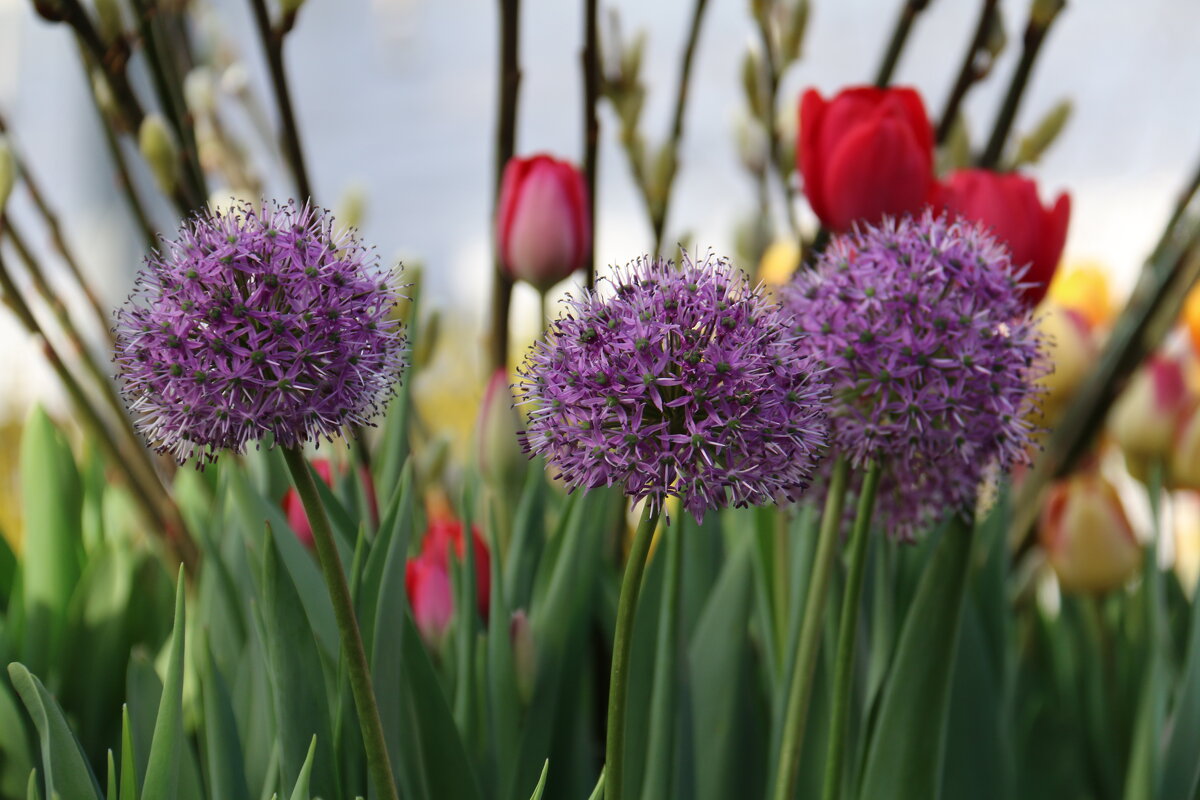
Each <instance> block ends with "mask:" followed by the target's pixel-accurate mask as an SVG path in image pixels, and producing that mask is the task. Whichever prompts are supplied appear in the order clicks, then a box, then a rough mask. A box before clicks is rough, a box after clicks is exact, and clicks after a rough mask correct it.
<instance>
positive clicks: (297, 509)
mask: <svg viewBox="0 0 1200 800" xmlns="http://www.w3.org/2000/svg"><path fill="white" fill-rule="evenodd" d="M312 468H313V470H315V471H316V473H317V475H319V476H320V477H321V480H323V481H325V485H326V486H330V487H332V486H333V465H332V464H330V462H329V459H327V458H314V459H313V460H312ZM359 474H360V475H361V478H362V483H363V490H364V491H365V492H366V495H367V505H368V506H369V507H370V508H369V509H368V510H369V511H370V514H371V519H372V521H373V522H374V523H375V524H379V507H378V505H377V504H376V501H375V481H374V480H372V479H371V473H370V472H369V471H367V469H366V468H365V467H364V468H363V469H362V470H361V471H360V473H359ZM282 505H283V513H284V514H286V515H287V521H288V525H290V526H291V528H292V531H293V532H295V534H296V538H297V539H299V540H300V543H301V544H302V545H304V546H305V547H307V548H308V549H310V550H311V549H312V546H313V532H312V526H311V525H309V524H308V514H306V513H305V511H304V503H302V502H301V501H300V495H299V494H297V493H296V490H295V489H294V488H290V487H289V488H288V490H287V493H286V494H284V496H283V503H282Z"/></svg>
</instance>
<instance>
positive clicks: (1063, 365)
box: [1038, 302, 1099, 427]
mask: <svg viewBox="0 0 1200 800" xmlns="http://www.w3.org/2000/svg"><path fill="white" fill-rule="evenodd" d="M1038 328H1039V329H1040V330H1041V333H1042V335H1043V336H1045V337H1046V342H1047V352H1048V355H1049V357H1050V360H1051V363H1052V364H1053V366H1054V369H1053V371H1052V372H1050V373H1049V374H1047V375H1045V376H1043V377H1042V378H1041V379H1040V380H1039V381H1038V383H1039V384H1040V385H1041V387H1042V388H1043V389H1044V390H1045V394H1043V395H1042V397H1041V402H1040V406H1041V411H1042V415H1043V419H1042V420H1041V424H1042V425H1045V426H1046V427H1050V426H1052V425H1053V424H1054V423H1055V422H1057V421H1058V419H1059V417H1060V416H1061V415H1062V413H1063V411H1064V410H1065V409H1066V407H1067V405H1068V404H1069V403H1070V402H1071V399H1072V398H1073V397H1074V396H1075V392H1076V390H1077V389H1078V388H1079V387H1080V385H1081V384H1082V383H1083V381H1084V379H1085V378H1087V376H1088V374H1089V373H1090V372H1091V370H1092V367H1093V366H1094V365H1095V363H1096V356H1097V354H1098V353H1099V346H1098V343H1097V341H1096V333H1095V330H1094V328H1093V326H1092V325H1091V324H1090V323H1089V322H1088V320H1087V318H1086V317H1085V316H1084V314H1083V312H1081V311H1079V310H1077V309H1073V308H1065V307H1063V306H1060V305H1059V304H1058V303H1055V302H1047V303H1045V304H1044V305H1043V306H1042V311H1041V313H1040V315H1039V317H1038Z"/></svg>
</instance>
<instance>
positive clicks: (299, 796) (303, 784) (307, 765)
mask: <svg viewBox="0 0 1200 800" xmlns="http://www.w3.org/2000/svg"><path fill="white" fill-rule="evenodd" d="M316 752H317V737H316V736H314V737H313V738H312V742H311V743H310V744H309V745H308V755H307V756H306V757H305V758H304V766H302V767H301V768H300V776H299V777H298V778H296V788H294V789H292V800H309V796H308V781H309V776H311V775H312V768H313V755H315V754H316Z"/></svg>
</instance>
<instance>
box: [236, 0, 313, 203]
mask: <svg viewBox="0 0 1200 800" xmlns="http://www.w3.org/2000/svg"><path fill="white" fill-rule="evenodd" d="M250 5H251V6H252V7H253V9H254V21H255V22H256V23H257V25H258V34H259V37H260V38H261V39H262V45H263V50H264V51H266V55H267V67H268V69H269V70H270V73H271V83H272V84H273V85H274V87H275V100H276V103H277V105H278V107H279V121H280V124H281V125H282V127H283V152H284V154H285V155H286V156H287V161H288V165H289V166H290V167H291V169H292V177H293V178H295V181H296V191H297V192H299V193H300V198H299V199H300V202H301V203H305V202H309V201H311V200H312V196H313V194H312V184H311V183H310V181H309V179H308V168H307V167H306V165H305V163H304V151H303V149H302V148H301V146H300V129H299V128H298V127H297V125H296V115H295V113H294V111H293V110H292V95H291V91H290V90H289V89H288V80H287V73H286V71H285V70H284V67H283V39H284V37H285V36H286V35H287V33H288V31H290V30H291V29H292V26H293V25H294V24H295V21H296V14H295V12H290V13H288V14H285V15H284V16H283V19H282V20H280V22H279V25H277V26H272V25H271V18H270V16H269V15H268V13H267V4H266V2H265V0H251V2H250Z"/></svg>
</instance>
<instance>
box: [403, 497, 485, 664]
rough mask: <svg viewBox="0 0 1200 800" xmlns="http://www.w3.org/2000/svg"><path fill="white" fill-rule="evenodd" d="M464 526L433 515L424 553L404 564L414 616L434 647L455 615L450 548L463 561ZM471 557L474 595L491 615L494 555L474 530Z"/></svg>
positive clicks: (481, 609)
mask: <svg viewBox="0 0 1200 800" xmlns="http://www.w3.org/2000/svg"><path fill="white" fill-rule="evenodd" d="M463 539H464V536H463V526H462V523H461V522H459V521H458V520H456V519H453V518H450V517H447V516H432V515H431V519H430V521H429V527H428V528H427V529H426V531H425V538H424V540H423V541H422V543H421V553H420V555H418V556H417V557H416V558H413V559H410V560H409V562H408V564H407V565H406V567H405V573H404V586H405V589H406V590H407V593H408V602H409V605H410V606H412V610H413V618H414V620H415V621H416V623H417V628H418V629H419V630H420V631H421V636H422V638H424V639H425V642H426V644H427V645H429V647H430V648H432V649H435V650H436V649H438V648H440V647H441V643H442V640H443V638H444V636H445V633H446V629H447V627H449V624H450V619H451V617H452V616H453V614H454V590H453V585H452V583H451V580H450V548H454V555H455V558H456V559H457V560H458V562H459V563H463V561H464V549H463V548H464V542H463ZM471 544H472V548H473V551H474V552H473V553H472V558H473V559H474V561H475V598H476V602H477V605H478V609H479V614H480V616H482V617H483V619H484V620H486V619H487V618H488V612H489V610H490V605H491V596H490V592H491V586H492V575H491V555H490V553H489V551H488V548H487V545H485V544H484V543H483V539H482V538H480V536H479V531H478V530H476V529H475V528H474V527H472V529H471Z"/></svg>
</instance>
